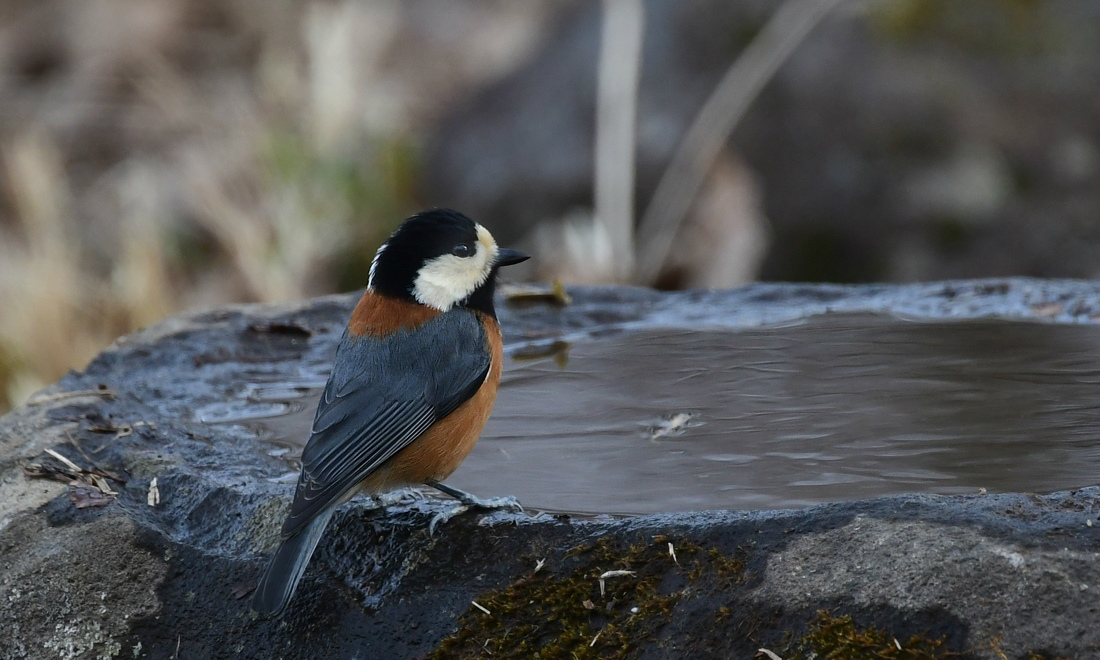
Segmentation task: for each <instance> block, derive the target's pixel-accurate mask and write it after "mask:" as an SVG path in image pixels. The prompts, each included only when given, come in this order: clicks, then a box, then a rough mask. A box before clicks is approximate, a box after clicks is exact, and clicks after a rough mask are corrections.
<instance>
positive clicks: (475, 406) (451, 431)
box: [360, 313, 504, 493]
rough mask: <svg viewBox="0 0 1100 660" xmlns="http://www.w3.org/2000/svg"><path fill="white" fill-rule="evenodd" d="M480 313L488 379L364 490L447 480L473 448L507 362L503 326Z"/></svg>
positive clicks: (382, 469) (376, 473) (364, 485)
mask: <svg viewBox="0 0 1100 660" xmlns="http://www.w3.org/2000/svg"><path fill="white" fill-rule="evenodd" d="M477 314H478V317H479V318H480V320H481V323H482V325H483V326H484V327H485V335H486V341H487V343H488V346H487V348H488V350H489V351H490V354H491V355H492V362H491V363H490V365H489V374H488V376H486V378H485V382H484V383H483V384H482V385H481V387H480V388H479V389H478V390H477V392H476V393H474V395H473V396H472V397H470V398H469V399H468V400H467V401H466V402H465V403H463V404H462V405H460V406H459V407H458V408H456V409H455V410H454V411H453V412H452V413H451V414H450V415H447V416H446V417H444V418H443V419H441V420H439V421H438V422H436V423H435V424H433V425H432V426H431V428H429V429H428V430H427V431H425V432H424V433H423V435H421V436H420V437H419V438H417V439H416V440H414V441H413V442H412V443H411V444H410V445H409V446H408V447H406V448H405V449H402V450H401V451H400V452H398V453H397V455H395V456H394V457H393V458H391V459H390V460H389V461H387V462H386V463H385V464H383V465H382V466H380V467H379V468H378V469H377V470H376V471H374V472H373V473H371V475H370V476H368V477H367V478H366V479H365V480H364V481H363V482H362V484H361V485H360V488H361V489H362V490H364V491H366V492H368V493H380V492H384V491H387V490H391V489H393V488H398V487H403V486H414V485H418V484H422V483H424V482H426V481H443V480H444V479H446V478H447V477H449V476H450V475H451V473H452V472H454V471H455V470H456V469H457V468H458V466H459V465H460V464H461V463H462V461H463V460H464V459H465V458H466V456H467V455H468V454H469V453H470V451H472V450H473V448H474V445H475V444H476V443H477V439H478V438H479V437H481V431H482V430H483V429H484V428H485V423H486V422H487V421H489V415H490V413H492V412H493V403H494V402H495V401H496V398H497V389H498V388H499V387H500V375H501V370H502V365H503V362H504V350H503V342H502V341H501V335H500V325H499V324H498V323H497V322H496V320H495V319H493V318H492V317H489V316H485V315H482V314H480V313H477Z"/></svg>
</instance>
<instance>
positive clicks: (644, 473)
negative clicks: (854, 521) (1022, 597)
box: [262, 314, 1100, 513]
mask: <svg viewBox="0 0 1100 660" xmlns="http://www.w3.org/2000/svg"><path fill="white" fill-rule="evenodd" d="M558 349H559V350H558V351H557V353H556V354H552V355H547V356H545V357H541V358H530V357H528V358H524V359H516V358H515V357H509V358H508V359H507V361H506V365H505V374H504V378H503V382H502V386H501V390H500V395H499V397H498V399H497V404H496V410H495V412H494V414H493V417H492V419H491V420H490V421H489V424H488V426H487V427H486V429H485V433H484V435H483V436H482V439H481V441H480V442H479V443H478V446H477V448H476V449H475V450H474V452H473V453H472V454H471V455H470V457H469V458H468V459H467V460H466V462H465V463H463V465H462V467H460V468H459V470H458V471H457V472H456V473H455V474H454V475H453V476H452V478H451V479H449V480H448V483H450V484H452V485H454V486H456V487H459V488H462V489H465V490H469V491H471V492H475V493H477V494H479V495H482V496H495V495H505V494H510V495H515V496H517V497H518V498H519V499H520V501H521V502H523V503H524V505H525V506H527V507H528V508H533V509H546V510H557V511H574V512H600V513H651V512H659V511H685V510H701V509H771V508H783V507H801V506H806V505H810V504H814V503H818V502H824V501H836V500H846V499H856V498H866V497H873V496H876V495H883V494H889V493H902V492H934V493H974V492H978V491H979V489H982V488H985V489H988V490H989V491H990V492H995V491H1025V492H1044V491H1053V490H1059V489H1065V488H1073V487H1078V486H1084V485H1090V484H1095V483H1097V482H1098V481H1100V406H1098V405H1097V401H1098V397H1097V393H1098V390H1097V385H1098V384H1100V328H1098V327H1096V326H1090V325H1054V324H1040V323H1025V322H1009V321H998V320H984V321H958V322H951V321H943V320H938V321H930V322H923V321H922V322H912V321H905V320H900V319H897V318H893V317H885V316H874V315H865V314H864V315H822V316H816V317H813V318H811V319H809V320H807V321H805V322H803V323H800V324H798V325H791V326H784V327H770V328H757V329H750V330H741V331H733V330H729V329H721V330H709V331H708V330H700V331H681V330H667V329H649V330H632V331H622V332H617V333H614V334H604V335H603V336H600V337H596V338H591V339H586V340H583V341H577V342H575V343H573V344H572V345H568V346H566V345H559V346H558ZM515 352H518V353H521V354H530V353H532V352H533V351H531V350H527V349H520V350H519V351H515ZM515 352H514V353H515ZM273 391H275V392H279V391H280V390H278V389H275V390H273ZM284 391H287V392H288V393H289V392H290V391H291V390H290V389H289V388H284ZM294 391H300V389H299V390H294ZM317 394H318V390H316V389H314V390H310V391H309V394H308V395H306V396H301V397H297V398H292V397H289V396H288V397H285V399H286V401H287V402H288V403H287V407H286V409H285V410H284V411H283V412H282V414H278V415H274V416H270V417H268V418H267V419H265V420H264V421H263V422H262V424H263V426H264V428H265V437H267V438H268V441H269V442H270V443H271V446H272V452H275V453H278V454H280V455H282V456H284V458H285V459H286V460H287V461H288V465H289V466H290V467H291V468H296V467H297V466H296V464H295V463H294V459H295V458H296V456H297V455H298V453H300V447H301V444H302V443H303V442H304V440H305V438H306V435H307V433H308V427H309V422H310V420H311V418H312V409H313V406H314V401H315V399H316V396H317ZM270 398H278V397H268V399H270ZM263 403H264V405H268V406H270V405H271V403H272V402H271V401H270V400H265V401H264V402H263ZM269 409H270V408H269ZM289 476H292V475H289Z"/></svg>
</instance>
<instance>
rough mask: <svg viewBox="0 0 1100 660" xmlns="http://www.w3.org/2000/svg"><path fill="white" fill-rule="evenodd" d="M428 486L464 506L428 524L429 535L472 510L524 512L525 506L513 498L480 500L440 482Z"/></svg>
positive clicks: (443, 514) (433, 519)
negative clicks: (438, 526) (443, 524)
mask: <svg viewBox="0 0 1100 660" xmlns="http://www.w3.org/2000/svg"><path fill="white" fill-rule="evenodd" d="M428 485H429V486H431V487H432V488H435V489H436V490H439V491H442V492H444V493H446V494H448V495H450V496H451V497H453V498H455V499H456V500H458V501H459V502H461V503H462V504H461V505H459V506H456V507H454V508H452V509H450V510H448V511H443V512H441V513H437V514H436V515H435V516H434V517H433V518H432V521H431V522H430V523H429V524H428V535H429V536H430V535H432V534H434V533H435V528H436V526H437V525H439V524H441V523H445V522H447V521H448V520H450V519H451V518H454V517H455V516H458V515H461V514H463V513H466V512H467V511H469V510H470V509H481V510H483V511H496V510H498V509H509V510H511V511H523V506H521V505H520V503H519V500H517V499H516V498H514V497H512V496H510V495H509V496H506V497H490V498H480V497H477V496H476V495H472V494H470V493H467V492H466V491H464V490H459V489H457V488H452V487H451V486H447V485H445V484H442V483H439V482H438V481H429V482H428Z"/></svg>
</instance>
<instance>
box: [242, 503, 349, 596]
mask: <svg viewBox="0 0 1100 660" xmlns="http://www.w3.org/2000/svg"><path fill="white" fill-rule="evenodd" d="M331 517H332V510H331V509H330V510H328V511H325V512H323V513H321V514H320V515H318V516H317V517H316V518H314V519H313V520H312V521H310V522H309V524H307V525H306V526H305V527H304V528H302V530H301V531H299V532H298V533H297V534H295V535H294V536H291V537H290V538H288V539H284V540H283V542H282V543H281V544H280V545H279V549H278V550H276V551H275V556H274V557H272V558H271V563H270V564H269V565H268V567H267V571H265V572H264V576H263V577H262V578H260V584H259V585H257V587H256V594H255V596H253V597H252V609H254V610H256V612H258V613H259V614H260V615H262V616H274V615H276V614H278V613H279V612H282V611H283V608H285V607H286V605H287V603H289V602H290V599H291V597H292V596H294V590H295V589H296V588H297V587H298V580H301V579H302V573H304V572H305V570H306V565H307V564H309V558H310V557H311V556H313V550H314V549H315V548H316V547H317V542H318V541H320V540H321V534H322V533H323V532H324V531H325V527H326V526H327V525H328V521H329V518H331Z"/></svg>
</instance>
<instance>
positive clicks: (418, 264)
mask: <svg viewBox="0 0 1100 660" xmlns="http://www.w3.org/2000/svg"><path fill="white" fill-rule="evenodd" d="M528 258H529V257H528V255H526V254H524V253H522V252H520V251H518V250H511V249H508V248H502V247H499V246H497V244H496V241H495V240H494V239H493V236H492V234H490V233H489V230H487V229H486V228H485V227H483V226H481V225H480V224H478V223H476V222H474V221H473V220H471V219H470V218H468V217H467V216H465V215H463V214H462V213H459V212H458V211H453V210H450V209H431V210H427V211H423V212H421V213H417V214H415V215H413V216H411V217H410V218H408V219H407V220H405V221H404V222H403V223H402V224H401V225H400V226H399V227H398V228H397V229H396V230H395V231H394V232H393V234H392V235H391V236H390V237H389V239H388V240H387V241H386V242H385V243H384V244H383V245H382V246H381V247H380V248H378V251H377V253H376V254H375V256H374V260H373V261H372V262H371V266H370V271H369V275H368V280H367V289H366V291H365V292H364V293H363V295H362V297H361V298H360V299H359V302H358V304H357V305H356V306H355V309H354V311H353V312H352V314H351V318H350V320H349V321H348V324H347V327H346V329H345V330H344V334H343V336H342V337H341V339H340V343H339V345H338V346H337V349H336V356H335V358H334V360H333V367H332V374H331V375H330V376H329V379H328V382H327V383H326V385H325V388H324V390H323V392H322V394H321V400H320V402H319V403H318V404H317V411H316V413H315V414H314V418H313V425H312V428H311V430H310V437H309V440H308V441H307V442H306V445H305V448H304V449H303V451H302V458H301V473H300V475H299V477H298V483H297V486H296V488H295V492H294V499H293V501H292V503H291V506H290V512H289V514H288V515H287V518H286V521H285V522H284V524H283V527H282V535H281V542H280V545H279V547H278V549H276V551H275V554H274V555H273V556H272V559H271V562H270V564H268V566H267V569H266V571H265V572H264V574H263V577H262V578H261V579H260V582H259V583H258V585H257V587H256V592H255V594H254V596H253V600H252V609H253V610H255V611H256V612H257V613H259V614H260V615H261V616H265V617H267V616H274V615H277V614H280V613H281V612H282V611H283V610H284V609H285V608H286V606H287V604H288V603H289V602H290V600H291V598H292V597H293V595H294V592H295V590H296V588H297V585H298V581H299V580H300V579H301V577H302V574H303V572H304V571H305V568H306V565H307V564H308V563H309V559H310V557H311V556H312V554H313V551H314V549H315V548H316V547H317V543H318V541H320V539H321V536H322V534H323V532H324V530H325V526H326V525H327V524H328V522H329V519H330V518H331V517H332V514H333V512H334V511H335V509H336V508H337V507H339V506H340V505H341V504H343V503H345V502H347V501H348V500H350V499H351V498H352V497H353V496H355V495H356V494H357V493H360V492H363V493H366V494H368V495H378V494H382V493H385V492H388V491H392V490H396V489H399V488H404V487H408V486H416V485H428V486H431V487H434V488H436V489H439V490H441V491H443V492H444V493H447V494H448V495H451V496H452V497H455V498H457V499H459V500H460V501H461V502H462V503H463V504H465V505H468V506H469V505H485V504H486V502H485V501H483V500H479V499H478V498H476V497H474V496H472V495H470V494H469V493H465V492H463V491H460V490H458V489H455V488H451V487H449V486H446V485H445V484H443V483H442V481H443V480H444V479H446V478H447V477H448V476H450V474H451V473H452V472H454V470H455V469H456V468H457V467H458V465H459V464H460V463H461V462H462V461H463V459H465V458H466V455H467V454H469V453H470V451H471V450H472V449H473V447H474V443H476V442H477V440H478V437H479V436H480V435H481V431H482V429H483V428H484V427H485V423H486V421H488V419H489V414H490V413H491V412H492V408H493V403H494V401H495V399H496V394H497V388H498V387H499V385H500V376H501V368H502V361H503V344H502V341H501V332H500V325H499V324H498V322H497V317H496V310H495V309H494V307H493V293H494V289H495V287H496V278H497V272H498V270H499V269H500V268H502V267H504V266H510V265H512V264H517V263H520V262H522V261H525V260H527V259H528ZM512 501H513V502H514V500H512Z"/></svg>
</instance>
